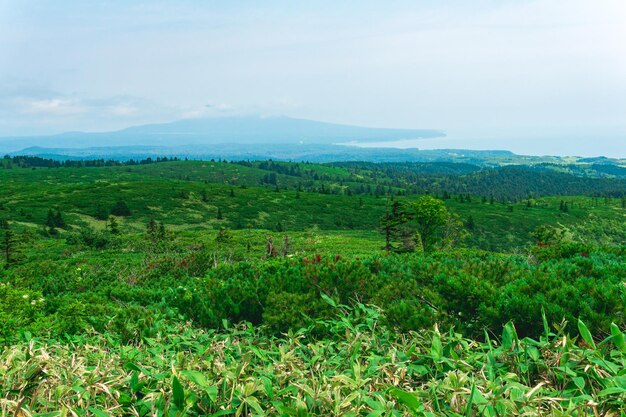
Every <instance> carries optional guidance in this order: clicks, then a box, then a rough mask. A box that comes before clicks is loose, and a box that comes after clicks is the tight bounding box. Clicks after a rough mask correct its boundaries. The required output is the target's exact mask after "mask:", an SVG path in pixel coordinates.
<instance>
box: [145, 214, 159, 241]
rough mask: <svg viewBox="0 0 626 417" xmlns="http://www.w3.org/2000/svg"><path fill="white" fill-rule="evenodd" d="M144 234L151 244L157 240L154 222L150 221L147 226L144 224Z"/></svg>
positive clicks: (156, 229) (156, 228)
mask: <svg viewBox="0 0 626 417" xmlns="http://www.w3.org/2000/svg"><path fill="white" fill-rule="evenodd" d="M146 234H147V235H148V239H150V240H151V241H153V242H154V241H156V240H157V239H158V226H157V222H156V220H154V219H150V221H149V222H148V224H146Z"/></svg>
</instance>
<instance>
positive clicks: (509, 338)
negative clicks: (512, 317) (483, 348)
mask: <svg viewBox="0 0 626 417" xmlns="http://www.w3.org/2000/svg"><path fill="white" fill-rule="evenodd" d="M514 335H515V328H514V327H513V323H511V322H508V323H507V324H506V325H505V326H504V329H502V348H503V349H505V350H510V349H511V348H512V347H513V341H514V337H515V336H514Z"/></svg>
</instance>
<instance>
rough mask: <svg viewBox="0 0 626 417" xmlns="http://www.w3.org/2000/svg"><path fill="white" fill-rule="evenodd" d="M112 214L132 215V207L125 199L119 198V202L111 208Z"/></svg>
mask: <svg viewBox="0 0 626 417" xmlns="http://www.w3.org/2000/svg"><path fill="white" fill-rule="evenodd" d="M111 214H112V215H113V216H130V215H131V211H130V208H129V207H128V204H126V202H125V201H123V200H118V201H117V203H115V205H114V206H113V208H112V209H111Z"/></svg>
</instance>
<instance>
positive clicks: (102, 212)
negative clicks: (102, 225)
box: [93, 204, 109, 220]
mask: <svg viewBox="0 0 626 417" xmlns="http://www.w3.org/2000/svg"><path fill="white" fill-rule="evenodd" d="M93 217H94V218H95V219H97V220H107V219H108V218H109V212H108V211H107V209H106V208H105V207H104V206H103V205H102V204H98V205H97V206H96V210H95V211H94V215H93Z"/></svg>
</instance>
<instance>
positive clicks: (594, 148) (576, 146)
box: [344, 132, 626, 158]
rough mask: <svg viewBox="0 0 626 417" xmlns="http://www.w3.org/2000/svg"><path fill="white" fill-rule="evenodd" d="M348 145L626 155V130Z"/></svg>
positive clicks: (450, 135)
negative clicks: (603, 133)
mask: <svg viewBox="0 0 626 417" xmlns="http://www.w3.org/2000/svg"><path fill="white" fill-rule="evenodd" d="M344 145H351V146H358V147H363V148H383V147H385V148H400V149H409V148H417V149H471V150H507V151H511V152H513V153H516V154H518V155H536V156H543V155H554V156H584V157H592V156H606V157H609V158H626V134H624V135H623V136H617V135H611V136H606V135H599V136H594V135H572V136H564V135H558V136H552V135H546V136H542V135H537V134H535V135H530V134H529V135H527V136H521V135H520V136H518V135H510V134H509V135H502V136H491V135H490V136H483V135H464V134H461V133H454V132H449V133H448V135H447V136H446V137H441V138H433V139H411V140H398V141H392V142H368V143H359V142H349V143H344Z"/></svg>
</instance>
